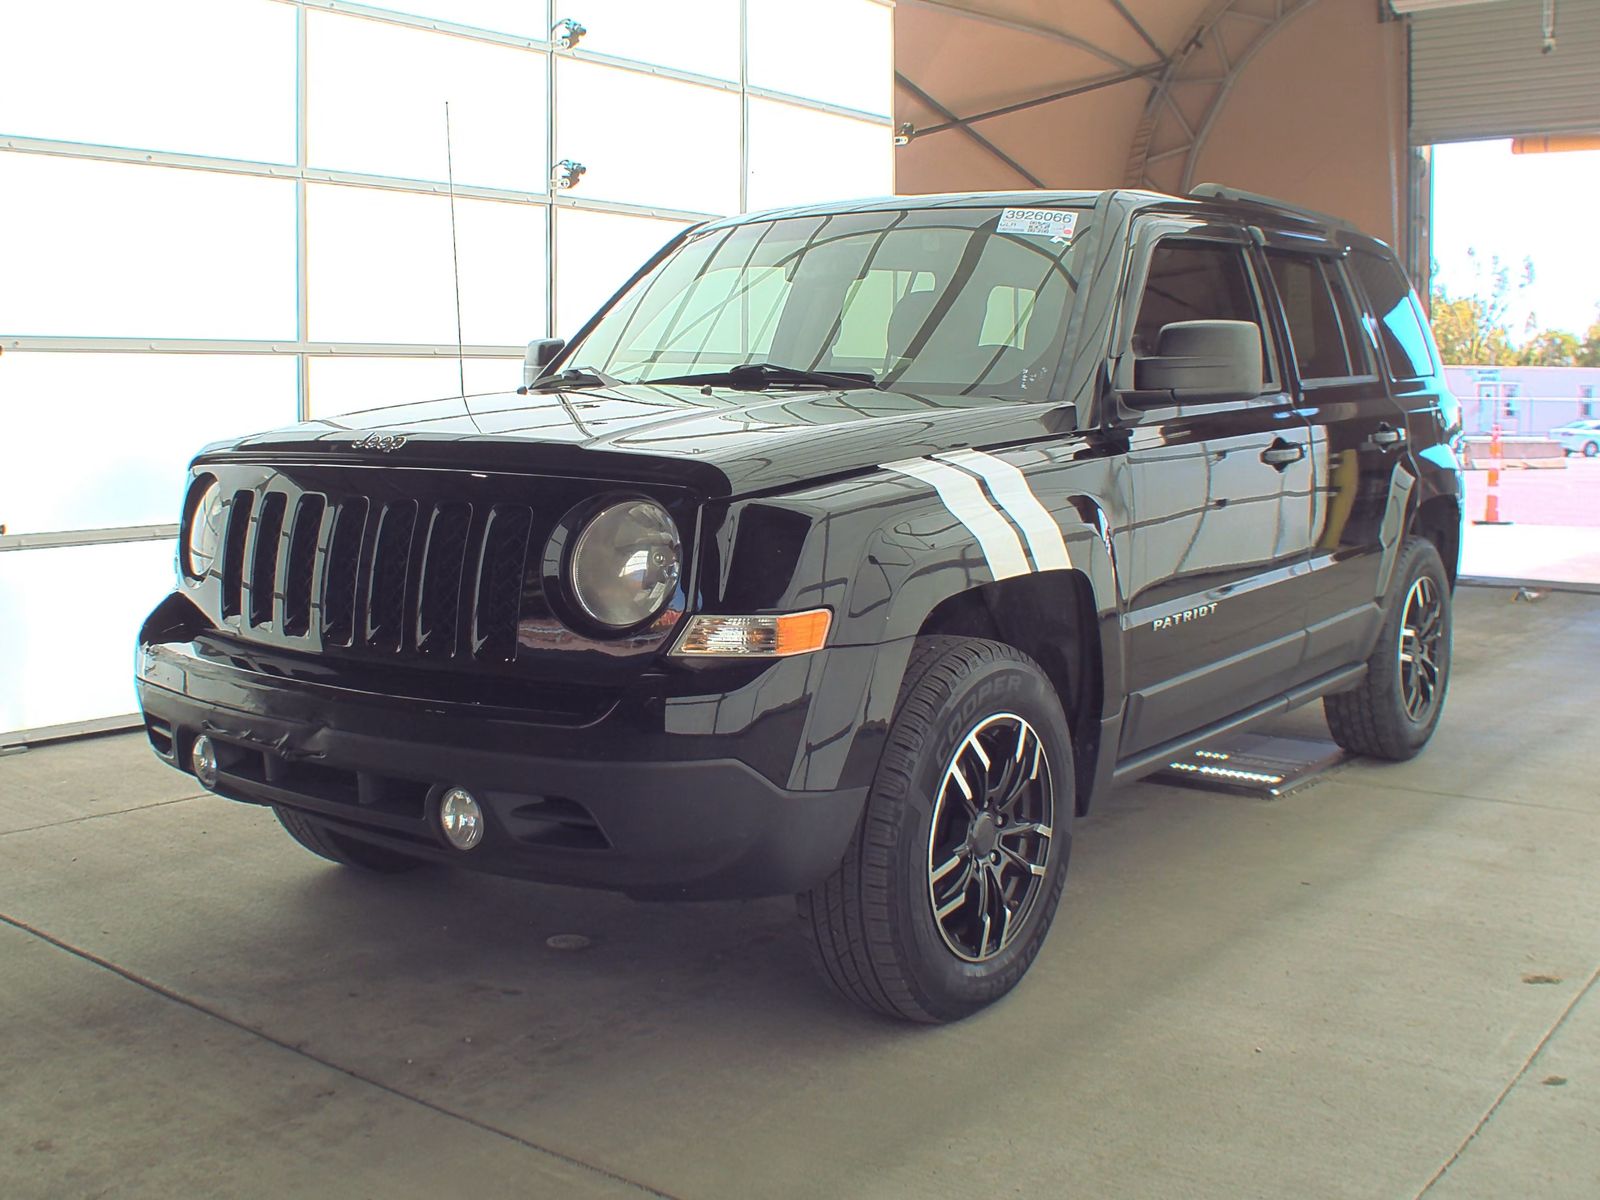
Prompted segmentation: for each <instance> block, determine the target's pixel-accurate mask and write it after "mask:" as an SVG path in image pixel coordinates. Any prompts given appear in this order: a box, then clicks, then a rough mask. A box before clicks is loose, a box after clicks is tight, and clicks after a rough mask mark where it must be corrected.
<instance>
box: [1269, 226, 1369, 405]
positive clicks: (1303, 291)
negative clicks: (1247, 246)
mask: <svg viewBox="0 0 1600 1200" xmlns="http://www.w3.org/2000/svg"><path fill="white" fill-rule="evenodd" d="M1267 268H1268V269H1269V270H1270V271H1271V272H1272V282H1273V283H1275V284H1276V285H1277V287H1278V298H1279V299H1280V300H1282V301H1283V315H1284V319H1285V320H1286V321H1287V322H1288V324H1289V340H1290V341H1291V342H1293V343H1294V360H1295V362H1296V364H1298V366H1299V368H1300V378H1301V379H1337V378H1341V377H1343V376H1346V375H1350V374H1352V373H1353V372H1352V371H1351V368H1350V360H1349V358H1348V357H1347V356H1346V353H1345V344H1344V331H1343V330H1342V329H1341V328H1340V327H1339V315H1338V312H1337V311H1336V310H1335V309H1334V306H1333V293H1332V292H1330V291H1329V290H1328V278H1327V276H1326V275H1325V274H1324V273H1323V270H1322V263H1321V262H1320V261H1319V260H1318V259H1315V258H1310V257H1307V256H1305V255H1300V254H1285V253H1283V252H1282V251H1280V250H1269V251H1267Z"/></svg>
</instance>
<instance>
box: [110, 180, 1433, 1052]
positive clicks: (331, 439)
mask: <svg viewBox="0 0 1600 1200" xmlns="http://www.w3.org/2000/svg"><path fill="white" fill-rule="evenodd" d="M529 356H530V359H531V360H532V369H531V370H530V375H529V382H528V384H527V386H526V387H524V388H523V389H521V390H519V391H518V392H517V393H516V394H514V395H513V394H506V395H489V396H466V397H461V398H452V399H448V400H441V401H438V402H435V403H429V404H420V405H408V406H404V407H396V408H388V409H382V410H377V411H373V412H368V413H362V414H358V415H357V416H355V417H351V418H342V419H340V420H336V421H334V420H328V421H313V422H308V423H305V424H301V425H296V426H293V427H291V428H288V429H284V430H280V431H277V432H273V433H265V434H260V435H257V436H253V437H245V438H240V439H238V440H237V441H232V442H228V443H225V444H220V445H214V446H210V447H208V448H207V449H206V450H204V451H203V452H202V453H201V454H200V455H199V457H198V458H196V459H195V461H194V464H193V466H192V468H191V474H190V481H189V486H188V493H187V501H186V504H185V507H184V512H183V527H182V534H181V537H180V553H179V579H178V581H177V584H176V586H175V588H174V590H173V592H172V594H171V595H170V596H168V597H167V598H166V599H165V600H164V601H163V602H162V603H161V604H160V606H159V607H158V608H157V609H156V610H155V612H154V613H152V614H151V616H150V618H149V619H148V621H147V622H146V624H145V625H144V628H143V630H142V632H141V635H140V643H139V654H138V666H137V670H138V687H139V696H140V700H141V703H142V705H143V708H144V714H145V719H146V723H147V728H148V732H149V737H150V740H151V743H152V744H153V745H154V747H155V750H156V752H157V753H158V754H160V755H161V756H162V757H163V758H165V759H166V760H167V761H168V762H170V763H172V764H173V765H175V766H177V767H179V768H181V769H184V770H190V771H193V772H194V773H195V774H196V775H197V776H198V777H199V778H200V780H201V781H202V782H203V783H204V784H205V785H206V786H207V787H208V788H210V789H211V790H212V791H214V792H216V793H217V794H218V795H221V796H226V797H228V798H230V799H234V800H242V801H248V802H251V803H256V804H265V805H270V806H271V807H272V808H273V810H274V811H275V812H276V813H277V815H278V818H279V820H280V821H281V822H282V823H283V825H284V827H285V829H287V830H288V832H289V834H290V835H291V836H292V837H294V838H295V839H296V840H297V841H298V842H300V843H301V844H302V845H304V846H305V847H306V848H308V849H310V850H312V851H314V852H315V853H317V854H320V855H322V856H324V857H325V858H329V859H332V860H333V861H335V862H339V863H345V864H349V865H352V866H357V867H365V868H369V869H372V870H377V871H402V870H406V869H408V868H411V867H415V866H417V865H419V864H421V863H429V862H431V863H446V864H451V865H456V866H462V867H471V868H476V869H480V870H484V871H494V872H501V873H505V874H512V875H519V876H525V877H528V878H532V879H539V880H547V881H552V882H558V883H566V884H579V885H587V886H593V887H603V888H614V889H618V890H621V891H623V892H627V893H629V894H631V895H634V896H639V897H649V898H670V897H692V898H710V897H749V896H760V895H771V894H777V893H795V894H798V896H799V908H800V914H801V917H802V923H803V925H804V928H805V930H806V932H807V933H808V935H809V937H810V941H811V944H812V946H813V947H814V949H815V952H816V957H817V959H818V962H819V965H820V967H821V969H822V971H823V973H824V975H825V976H826V977H827V978H828V979H829V980H830V981H831V982H832V983H833V984H834V985H835V986H836V987H837V988H838V989H839V990H840V991H841V992H843V993H844V994H845V995H846V996H848V997H850V998H852V999H854V1000H857V1001H859V1002H861V1003H863V1004H865V1005H868V1006H870V1007H873V1008H876V1009H878V1010H881V1011H883V1012H886V1013H889V1014H892V1015H894V1016H899V1017H905V1018H909V1019H913V1020H919V1021H943V1020H950V1019H954V1018H958V1017H961V1016H964V1015H966V1014H968V1013H971V1012H973V1011H974V1010H976V1009H978V1008H980V1007H982V1006H983V1005H985V1004H988V1003H989V1002H991V1001H993V1000H995V999H996V998H997V997H999V996H1001V995H1003V994H1004V993H1005V992H1006V991H1007V990H1009V989H1010V988H1011V987H1012V986H1014V985H1015V984H1016V983H1017V981H1018V980H1019V979H1020V978H1021V976H1022V974H1023V973H1024V972H1025V971H1026V970H1027V968H1028V965H1029V964H1030V962H1031V961H1032V960H1033V958H1034V956H1035V955H1036V954H1037V953H1038V951H1039V947H1040V945H1041V943H1042V942H1043V940H1044V937H1045V934H1046V932H1047V930H1048V929H1049V926H1050V923H1051V920H1052V918H1053V916H1054V914H1055V910H1056V906H1057V902H1058V900H1059V899H1060V896H1061V890H1062V884H1063V881H1064V878H1065V875H1066V869H1067V858H1068V851H1069V850H1070V848H1071V845H1072V826H1073V820H1074V818H1075V817H1077V816H1080V815H1082V814H1083V813H1084V812H1086V811H1087V809H1088V806H1089V802H1090V800H1091V798H1092V797H1094V796H1095V795H1097V794H1103V793H1104V792H1106V791H1107V790H1108V789H1109V788H1110V786H1111V785H1112V783H1113V782H1114V781H1116V780H1121V779H1126V778H1129V777H1132V776H1136V775H1138V774H1139V773H1140V772H1143V771H1147V770H1150V769H1152V768H1155V767H1157V766H1160V765H1163V764H1165V763H1167V762H1168V761H1170V760H1171V758H1172V757H1173V756H1174V755H1175V754H1177V753H1178V752H1180V751H1182V750H1184V749H1185V748H1187V747H1190V746H1192V745H1194V744H1196V743H1198V742H1200V741H1202V740H1204V739H1206V738H1210V737H1212V736H1214V735H1216V734H1217V733H1219V732H1221V731H1224V730H1228V729H1232V728H1234V727H1237V726H1239V725H1241V724H1243V723H1245V722H1248V721H1251V720H1253V719H1255V718H1258V717H1261V716H1263V715H1266V714H1271V713H1276V712H1281V711H1283V710H1285V709H1287V708H1289V707H1291V706H1293V705H1297V704H1301V703H1303V702H1306V701H1309V700H1312V699H1316V698H1318V697H1321V698H1322V700H1323V703H1324V706H1325V708H1326V712H1327V717H1328V724H1329V726H1330V728H1331V729H1332V731H1333V735H1334V737H1335V738H1336V739H1337V740H1338V741H1339V743H1340V744H1341V745H1343V746H1344V747H1346V748H1347V749H1349V750H1351V751H1354V752H1357V753H1360V754H1367V755H1374V756H1377V757H1380V758H1388V759H1403V758H1407V757H1409V756H1411V755H1413V754H1415V753H1416V752H1417V751H1418V750H1420V749H1421V748H1422V746H1423V744H1424V743H1425V742H1426V741H1427V740H1428V737H1429V735H1430V734H1431V733H1432V732H1433V729H1434V726H1435V725H1436V724H1437V722H1438V720H1439V715H1440V710H1441V707H1442V705H1443V703H1444V697H1445V688H1446V684H1447V682H1448V677H1449V667H1450V598H1451V590H1452V585H1453V583H1454V578H1455V571H1456V563H1457V548H1458V543H1459V534H1460V525H1461V483H1460V475H1459V471H1458V467H1457V463H1456V461H1455V459H1454V457H1453V456H1452V454H1451V451H1450V449H1449V445H1450V439H1451V436H1452V434H1453V433H1454V432H1455V429H1456V427H1457V424H1458V409H1457V406H1456V404H1455V402H1454V401H1453V400H1452V398H1451V397H1450V395H1449V393H1448V392H1447V391H1446V389H1445V385H1444V381H1443V373H1442V371H1441V368H1440V365H1439V360H1438V356H1437V354H1436V352H1435V349H1434V346H1433V344H1432V342H1431V340H1430V338H1429V335H1428V333H1427V330H1426V326H1425V325H1424V323H1423V321H1422V320H1421V317H1420V313H1419V309H1418V306H1417V302H1416V300H1415V298H1414V296H1413V295H1412V292H1411V289H1410V288H1409V286H1408V285H1407V283H1406V281H1405V277H1404V275H1403V274H1402V272H1401V270H1400V268H1399V266H1398V265H1397V263H1396V261H1395V256H1394V254H1393V253H1392V252H1391V251H1389V250H1388V249H1387V248H1386V247H1385V246H1383V245H1382V244H1381V243H1379V242H1376V241H1374V240H1372V239H1371V238H1368V237H1365V236H1363V235H1361V234H1359V233H1357V232H1355V231H1353V230H1351V229H1349V228H1348V227H1346V226H1345V225H1344V224H1342V223H1341V222H1339V221H1337V220H1335V219H1333V218H1329V217H1323V216H1320V215H1318V214H1315V213H1311V212H1308V211H1304V210H1299V209H1294V208H1291V207H1290V206H1287V205H1283V204H1279V203H1276V202H1273V201H1270V200H1266V199H1265V198H1262V197H1254V196H1248V195H1244V194H1241V193H1237V192H1232V191H1229V190H1227V189H1224V188H1216V187H1206V188H1202V189H1200V190H1198V191H1197V192H1196V193H1195V194H1194V195H1193V196H1190V197H1187V198H1175V197H1169V196H1161V195H1155V194H1151V193H1146V192H1130V191H1107V192H1100V193H1073V192H1065V193H1026V194H1018V195H956V196H932V197H920V198H903V197H902V198H893V199H883V200H872V201H862V202H858V203H847V204H827V205H818V206H815V207H810V208H801V209H794V210H789V211H785V212H778V213H765V214H760V215H755V216H746V217H737V218H733V219H729V220H724V221H716V222H712V223H709V224H703V225H700V226H698V227H696V228H693V229H689V230H687V231H685V232H684V233H683V234H682V235H680V236H679V237H677V238H676V239H674V240H673V241H672V242H671V243H670V244H669V245H668V246H666V247H665V248H664V249H663V250H662V251H661V253H660V254H658V255H657V256H656V257H655V258H654V259H652V260H651V261H650V262H649V263H648V264H646V265H645V267H644V268H643V269H641V270H640V271H639V272H638V273H637V274H636V275H635V276H634V277H633V278H632V279H631V280H629V281H628V282H627V284H626V285H625V286H624V287H623V288H622V289H621V290H620V291H619V292H618V293H617V294H616V296H615V297H614V298H613V299H612V300H611V302H610V303H609V304H608V305H607V306H606V307H605V309H604V310H603V311H602V312H600V313H599V314H598V315H597V316H596V317H595V318H594V319H593V320H591V321H590V322H589V323H588V324H587V325H586V326H584V328H583V329H582V330H581V331H580V332H579V333H578V334H577V336H576V337H575V338H574V339H573V340H572V341H571V342H570V343H568V344H565V345H563V344H562V343H560V342H558V341H548V342H540V343H535V344H534V345H533V346H532V347H530V351H529Z"/></svg>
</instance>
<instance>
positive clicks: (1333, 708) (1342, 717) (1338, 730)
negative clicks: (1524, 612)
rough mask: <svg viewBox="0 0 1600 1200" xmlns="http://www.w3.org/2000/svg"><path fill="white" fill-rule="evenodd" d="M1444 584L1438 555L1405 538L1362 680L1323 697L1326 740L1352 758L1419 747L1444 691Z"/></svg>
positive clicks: (1400, 754)
mask: <svg viewBox="0 0 1600 1200" xmlns="http://www.w3.org/2000/svg"><path fill="white" fill-rule="evenodd" d="M1450 631H1451V613H1450V580H1449V578H1448V577H1447V576H1446V575H1445V571H1444V561H1443V560H1442V559H1441V558H1440V557H1439V551H1438V550H1437V549H1436V548H1435V547H1434V544H1433V543H1432V542H1430V541H1428V540H1427V539H1426V538H1419V537H1412V538H1408V539H1407V540H1406V543H1405V545H1404V546H1402V547H1401V550H1400V559H1399V561H1398V562H1396V563H1395V567H1394V580H1393V582H1392V583H1391V585H1390V588H1389V600H1388V602H1387V604H1386V606H1385V609H1384V619H1383V626H1382V628H1381V629H1380V630H1379V632H1378V644H1377V646H1376V648H1375V649H1374V650H1373V651H1372V656H1371V657H1370V658H1368V659H1367V676H1366V678H1365V679H1364V680H1362V682H1361V683H1360V685H1359V686H1357V687H1355V688H1353V689H1352V690H1350V691H1348V692H1339V693H1337V694H1335V695H1332V696H1324V697H1323V700H1322V710H1323V713H1324V715H1325V716H1326V717H1327V718H1328V730H1329V732H1331V733H1332V734H1333V740H1334V741H1336V742H1338V743H1339V745H1340V746H1342V747H1344V749H1346V750H1348V751H1350V753H1352V754H1364V755H1367V756H1368V757H1370V758H1387V759H1389V760H1391V761H1394V762H1400V761H1403V760H1405V759H1408V758H1411V757H1413V756H1414V755H1416V754H1417V752H1418V751H1420V750H1421V749H1422V747H1423V746H1425V745H1427V743H1428V739H1429V738H1430V737H1432V736H1433V731H1434V729H1435V728H1436V727H1437V726H1438V724H1439V717H1440V715H1441V714H1442V713H1443V712H1444V697H1445V691H1446V689H1447V688H1448V687H1449V685H1450Z"/></svg>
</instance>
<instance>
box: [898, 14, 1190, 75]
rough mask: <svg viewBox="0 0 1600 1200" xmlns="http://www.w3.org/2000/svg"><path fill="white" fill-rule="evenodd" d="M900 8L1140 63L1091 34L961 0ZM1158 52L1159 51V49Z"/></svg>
mask: <svg viewBox="0 0 1600 1200" xmlns="http://www.w3.org/2000/svg"><path fill="white" fill-rule="evenodd" d="M898 7H900V8H923V9H927V10H929V11H930V12H942V13H948V14H950V15H951V16H955V17H961V18H964V19H965V20H968V21H977V22H979V23H980V24H983V25H993V26H995V27H997V28H999V29H1009V30H1011V31H1013V32H1014V33H1027V34H1032V35H1033V36H1034V37H1042V38H1049V39H1050V40H1051V41H1056V42H1062V43H1064V44H1065V45H1068V46H1071V47H1073V48H1074V49H1077V50H1082V51H1083V52H1084V53H1086V54H1092V55H1094V56H1095V57H1096V58H1100V59H1103V60H1105V61H1106V62H1108V63H1110V64H1112V65H1113V66H1116V67H1121V68H1122V69H1123V70H1124V71H1133V70H1137V69H1139V68H1138V65H1137V64H1136V63H1131V62H1129V61H1128V60H1127V59H1125V58H1123V57H1122V56H1121V55H1119V54H1113V53H1112V52H1111V51H1110V50H1107V49H1106V48H1105V47H1104V46H1098V45H1096V44H1095V43H1094V42H1091V41H1090V40H1089V39H1088V38H1085V37H1080V36H1079V35H1077V34H1075V33H1067V32H1066V31H1065V30H1061V29H1051V28H1050V27H1049V26H1046V25H1030V24H1028V23H1027V22H1026V21H1013V20H1011V19H1010V18H1009V17H1001V16H996V15H995V14H994V13H987V12H980V11H979V10H977V9H972V8H967V7H966V6H965V5H961V4H951V3H949V0H898ZM1157 53H1160V51H1159V50H1158V51H1157Z"/></svg>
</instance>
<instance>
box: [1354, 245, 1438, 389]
mask: <svg viewBox="0 0 1600 1200" xmlns="http://www.w3.org/2000/svg"><path fill="white" fill-rule="evenodd" d="M1350 264H1351V266H1352V267H1354V269H1355V273H1356V279H1357V280H1359V281H1360V283H1361V290H1362V291H1364V292H1366V294H1367V300H1368V301H1369V302H1370V303H1371V305H1372V315H1373V316H1375V317H1377V319H1378V335H1379V337H1380V339H1381V340H1382V342H1383V354H1384V357H1385V358H1387V359H1388V360H1389V376H1390V378H1392V379H1426V378H1428V377H1429V376H1430V375H1432V374H1433V373H1434V368H1433V354H1432V353H1431V351H1430V350H1429V349H1428V335H1427V333H1426V332H1425V331H1424V330H1423V326H1422V313H1421V310H1420V309H1419V308H1418V307H1417V301H1416V297H1415V296H1413V295H1412V294H1411V285H1410V284H1409V283H1407V282H1406V277H1405V276H1404V275H1402V274H1401V273H1400V268H1399V267H1397V266H1395V264H1394V263H1392V262H1390V261H1388V260H1387V259H1384V258H1379V257H1378V256H1377V255H1376V254H1363V253H1361V252H1359V251H1358V252H1357V253H1355V254H1352V255H1351V256H1350Z"/></svg>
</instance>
